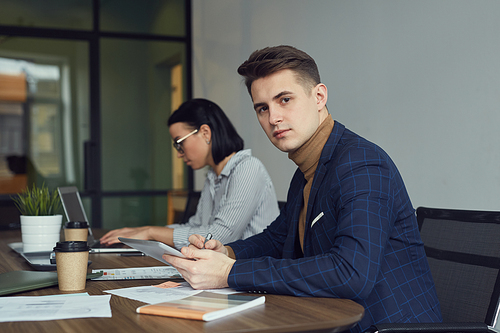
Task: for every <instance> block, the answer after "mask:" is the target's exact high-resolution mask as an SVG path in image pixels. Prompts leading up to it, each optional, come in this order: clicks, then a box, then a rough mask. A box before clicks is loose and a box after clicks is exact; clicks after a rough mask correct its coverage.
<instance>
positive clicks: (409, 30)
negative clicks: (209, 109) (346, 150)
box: [193, 0, 500, 210]
mask: <svg viewBox="0 0 500 333" xmlns="http://www.w3.org/2000/svg"><path fill="white" fill-rule="evenodd" d="M498 17H500V1H497V0H440V1H435V0H419V1H415V0H349V1H346V0H308V1H304V0H252V1H250V0H193V46H194V59H193V64H194V96H195V97H204V98H208V99H211V100H213V101H215V102H216V103H218V104H219V105H220V106H221V107H222V109H223V110H225V111H226V113H227V114H228V115H229V117H230V119H231V121H233V123H234V125H235V126H236V128H237V130H238V131H239V133H240V134H241V135H242V136H243V139H244V140H245V145H246V147H248V148H252V150H253V153H254V155H255V156H257V157H258V158H260V159H261V160H262V161H263V162H264V164H265V165H266V167H267V169H268V171H269V173H270V174H271V177H272V179H273V182H274V184H275V187H276V190H277V194H278V198H279V199H281V200H284V199H285V198H286V191H287V188H288V184H289V181H290V179H291V176H292V174H293V172H294V170H295V165H294V164H293V162H292V161H290V160H288V158H287V156H286V154H284V153H281V152H280V151H278V150H277V149H276V148H274V146H272V144H271V143H270V142H269V141H268V139H267V137H266V136H265V134H264V133H263V131H262V130H261V129H260V127H259V125H258V123H257V120H256V117H255V114H254V112H253V110H252V104H251V100H250V97H249V96H248V94H247V92H246V88H245V87H244V84H243V83H242V80H241V78H240V77H239V75H238V74H237V72H236V69H237V67H238V66H239V65H240V64H241V63H242V62H243V61H244V60H246V59H247V58H248V56H249V55H250V53H251V52H252V51H254V50H256V49H260V48H262V47H265V46H273V45H279V44H289V45H293V46H296V47H298V48H299V49H302V50H304V51H306V52H307V53H309V54H310V55H311V56H312V57H313V58H315V59H316V62H317V63H318V66H319V69H320V74H321V78H322V81H323V82H324V83H325V84H326V85H327V87H328V89H329V102H328V104H327V105H328V108H329V110H330V112H331V113H332V114H333V118H334V119H335V120H337V121H339V122H341V123H343V124H344V125H346V127H348V128H349V129H351V130H353V131H355V132H357V133H358V134H360V135H362V136H364V137H365V138H367V139H369V140H371V141H373V142H375V143H377V144H379V145H380V146H381V147H383V148H384V149H385V150H386V151H387V152H388V153H389V155H390V156H391V157H392V158H393V160H394V161H395V163H396V165H398V167H399V169H400V171H401V173H402V175H403V178H404V179H405V182H406V185H407V188H408V192H409V193H410V196H411V198H412V201H413V204H414V206H415V207H418V206H431V207H448V208H461V209H484V210H499V209H500V129H499V128H498V123H500V37H499V36H500V20H499V19H498ZM199 179H203V176H202V175H199V174H198V175H197V183H198V184H199V182H200V181H199ZM198 186H199V185H198Z"/></svg>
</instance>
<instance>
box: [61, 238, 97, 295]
mask: <svg viewBox="0 0 500 333" xmlns="http://www.w3.org/2000/svg"><path fill="white" fill-rule="evenodd" d="M54 252H55V254H56V266H57V280H58V282H59V290H62V291H77V290H83V289H85V283H86V282H87V265H88V260H89V246H88V245H87V242H83V241H65V242H58V243H56V246H55V247H54Z"/></svg>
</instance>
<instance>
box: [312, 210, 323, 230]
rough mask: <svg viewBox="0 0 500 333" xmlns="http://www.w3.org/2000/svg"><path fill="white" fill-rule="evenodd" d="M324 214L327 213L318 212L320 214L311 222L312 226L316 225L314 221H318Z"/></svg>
mask: <svg viewBox="0 0 500 333" xmlns="http://www.w3.org/2000/svg"><path fill="white" fill-rule="evenodd" d="M323 215H325V214H324V213H323V212H321V213H319V214H318V216H316V218H315V219H314V220H313V221H312V222H311V228H312V226H313V225H314V223H316V222H318V220H319V219H320V218H322V217H323Z"/></svg>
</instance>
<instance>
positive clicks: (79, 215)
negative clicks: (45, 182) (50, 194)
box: [58, 186, 88, 222]
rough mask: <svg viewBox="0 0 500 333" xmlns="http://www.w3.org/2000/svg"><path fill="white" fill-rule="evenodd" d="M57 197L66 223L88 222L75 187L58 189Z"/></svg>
mask: <svg viewBox="0 0 500 333" xmlns="http://www.w3.org/2000/svg"><path fill="white" fill-rule="evenodd" d="M58 191H59V196H60V197H61V203H62V206H63V208H64V212H65V213H66V218H67V219H68V221H75V222H76V221H79V222H88V220H87V216H86V215H85V210H84V209H83V204H82V200H81V199H80V194H79V193H78V189H77V188H76V187H75V186H68V187H59V188H58Z"/></svg>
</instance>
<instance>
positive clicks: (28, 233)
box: [21, 215, 62, 252]
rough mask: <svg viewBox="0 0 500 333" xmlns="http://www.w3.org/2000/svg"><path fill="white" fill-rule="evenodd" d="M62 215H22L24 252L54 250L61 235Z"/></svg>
mask: <svg viewBox="0 0 500 333" xmlns="http://www.w3.org/2000/svg"><path fill="white" fill-rule="evenodd" d="M61 227H62V215H51V216H24V215H21V234H22V240H23V252H40V251H52V249H53V248H54V246H56V243H57V242H59V239H60V237H61Z"/></svg>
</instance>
